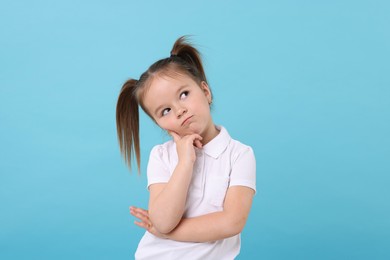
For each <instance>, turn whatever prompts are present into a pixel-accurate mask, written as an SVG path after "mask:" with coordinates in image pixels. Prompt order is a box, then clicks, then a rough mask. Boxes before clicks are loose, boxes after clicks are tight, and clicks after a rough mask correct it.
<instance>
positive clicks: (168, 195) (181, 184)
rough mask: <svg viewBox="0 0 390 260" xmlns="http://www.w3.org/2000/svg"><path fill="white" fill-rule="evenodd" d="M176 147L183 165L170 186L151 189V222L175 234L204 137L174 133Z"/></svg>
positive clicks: (157, 228) (168, 184)
mask: <svg viewBox="0 0 390 260" xmlns="http://www.w3.org/2000/svg"><path fill="white" fill-rule="evenodd" d="M171 135H172V136H173V138H174V141H175V143H176V149H177V153H178V157H179V162H178V164H177V166H176V168H175V170H174V171H173V173H172V176H171V178H170V179H169V182H168V183H158V184H153V185H151V186H150V187H149V192H150V198H149V218H150V220H151V221H152V222H153V225H154V228H155V229H156V230H158V232H160V233H163V234H166V233H169V232H171V231H172V230H173V229H174V228H175V227H176V226H177V225H178V224H179V222H180V220H181V219H182V217H183V213H184V208H185V203H186V198H187V192H188V187H189V185H190V182H191V178H192V171H193V166H194V162H195V160H196V155H195V147H194V145H196V146H197V147H198V148H201V143H200V141H199V140H201V139H202V137H201V136H200V135H197V134H193V135H187V136H184V137H180V136H178V135H177V134H176V133H171Z"/></svg>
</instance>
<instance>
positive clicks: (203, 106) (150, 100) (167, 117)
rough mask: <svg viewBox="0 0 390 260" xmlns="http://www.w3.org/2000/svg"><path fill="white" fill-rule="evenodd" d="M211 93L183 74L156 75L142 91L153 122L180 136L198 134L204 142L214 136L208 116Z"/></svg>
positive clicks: (207, 88)
mask: <svg viewBox="0 0 390 260" xmlns="http://www.w3.org/2000/svg"><path fill="white" fill-rule="evenodd" d="M210 103H211V92H210V89H209V87H208V85H207V83H205V82H202V83H201V84H200V85H198V84H197V83H196V82H195V81H194V80H193V79H192V78H191V77H189V76H187V75H184V74H177V76H174V77H170V76H163V75H161V76H156V77H154V78H153V79H152V82H151V84H150V86H149V87H148V88H147V89H146V90H145V94H144V97H143V104H144V107H145V108H146V110H147V111H148V112H149V114H150V115H151V116H152V117H153V119H154V120H155V121H156V123H157V124H158V125H159V126H160V127H161V128H162V129H165V130H167V131H173V132H175V133H177V134H178V135H179V136H182V137H183V136H185V135H189V134H194V133H196V134H199V135H201V136H202V137H203V140H202V143H204V144H205V143H206V142H208V141H209V140H211V139H212V138H214V137H215V135H216V133H215V132H216V130H215V126H214V123H213V121H212V118H211V114H210Z"/></svg>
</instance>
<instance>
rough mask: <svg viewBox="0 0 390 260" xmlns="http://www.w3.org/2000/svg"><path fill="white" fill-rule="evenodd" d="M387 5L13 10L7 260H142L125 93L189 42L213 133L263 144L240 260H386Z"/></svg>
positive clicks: (5, 17) (24, 5)
mask: <svg viewBox="0 0 390 260" xmlns="http://www.w3.org/2000/svg"><path fill="white" fill-rule="evenodd" d="M389 13H390V4H389V2H388V1H384V0H383V1H303V0H299V1H196V2H186V1H124V0H114V1H75V0H73V1H69V0H68V1H42V0H39V1H13V0H2V1H1V3H0V37H1V38H0V87H1V88H0V172H1V174H0V199H1V210H0V259H132V255H133V253H134V251H135V249H136V246H137V243H138V241H139V239H140V238H141V236H142V233H143V231H142V230H141V229H139V228H137V227H136V226H134V225H133V221H134V219H133V218H132V217H130V215H129V213H128V206H129V205H138V206H143V207H146V205H147V196H148V194H147V190H146V188H145V185H146V175H145V172H144V170H145V166H146V163H147V158H148V153H149V151H150V149H151V147H152V146H153V145H155V144H157V143H161V142H162V141H164V140H167V136H166V135H165V134H164V133H162V131H161V130H159V129H158V128H157V127H156V126H154V125H153V123H152V122H151V121H150V120H149V119H148V118H146V116H145V115H144V114H142V120H141V121H142V122H141V131H142V135H141V141H142V159H143V161H142V175H141V176H137V174H136V173H133V174H130V173H129V171H128V169H127V168H126V166H125V164H124V163H123V160H122V159H121V157H120V154H119V149H118V145H117V139H116V129H115V105H116V99H117V96H118V93H119V90H120V87H121V85H122V83H123V82H124V81H125V80H126V79H127V78H128V77H135V78H138V77H139V76H140V74H141V73H142V72H143V71H144V70H145V69H146V68H147V67H148V66H149V65H150V64H151V63H153V62H154V61H156V60H157V59H160V58H164V57H167V56H168V55H169V51H170V49H171V47H172V44H173V42H174V41H175V39H176V38H178V37H179V36H181V35H184V34H192V35H194V37H193V38H192V39H193V41H194V42H195V43H196V44H197V46H198V47H199V50H200V51H201V52H202V53H203V55H204V62H205V67H206V72H207V75H208V78H209V81H210V85H211V87H212V89H213V92H214V95H215V100H214V101H215V102H214V109H213V110H214V111H213V115H214V119H215V122H216V123H218V124H223V125H224V126H226V128H227V129H228V130H229V132H230V134H231V135H232V136H233V137H234V138H236V139H238V140H240V141H242V142H244V143H247V144H249V145H251V146H252V147H253V148H254V150H255V153H256V156H257V167H258V172H257V177H258V193H257V195H256V197H255V201H254V204H253V210H252V211H251V214H250V217H249V220H248V222H247V225H246V227H245V230H244V232H243V235H242V238H243V243H242V253H241V255H240V257H239V259H389V258H390V252H389V244H390V206H389V199H390V191H389V184H390V177H389V174H390V166H389V158H390V138H389V133H390V105H389V103H390V102H389V101H390V90H389V87H390V76H389V74H390V73H389V72H390V53H389V51H390V34H389V25H390V16H389Z"/></svg>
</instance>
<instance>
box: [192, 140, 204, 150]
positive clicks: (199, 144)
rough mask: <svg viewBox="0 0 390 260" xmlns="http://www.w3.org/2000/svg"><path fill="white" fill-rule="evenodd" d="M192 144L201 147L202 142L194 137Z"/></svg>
mask: <svg viewBox="0 0 390 260" xmlns="http://www.w3.org/2000/svg"><path fill="white" fill-rule="evenodd" d="M194 145H195V147H197V148H202V146H203V144H202V143H201V142H200V140H199V139H195V141H194Z"/></svg>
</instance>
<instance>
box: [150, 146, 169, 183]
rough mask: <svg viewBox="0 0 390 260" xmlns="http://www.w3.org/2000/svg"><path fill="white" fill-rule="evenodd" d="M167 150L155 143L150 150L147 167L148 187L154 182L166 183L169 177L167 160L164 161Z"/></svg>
mask: <svg viewBox="0 0 390 260" xmlns="http://www.w3.org/2000/svg"><path fill="white" fill-rule="evenodd" d="M166 154H167V151H166V149H165V147H164V146H163V145H156V146H155V147H153V149H152V151H151V152H150V156H149V162H148V167H147V176H148V188H149V186H150V185H152V184H155V183H166V182H168V181H169V178H170V177H171V174H170V171H169V167H168V164H167V162H164V161H165V160H164V158H165V157H166Z"/></svg>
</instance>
